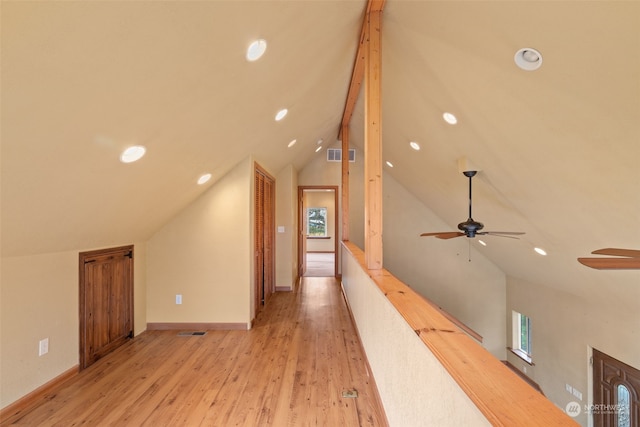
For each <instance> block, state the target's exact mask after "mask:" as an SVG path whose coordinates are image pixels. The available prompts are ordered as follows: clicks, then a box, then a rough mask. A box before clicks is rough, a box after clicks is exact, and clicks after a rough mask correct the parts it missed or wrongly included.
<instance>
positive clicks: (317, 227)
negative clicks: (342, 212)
mask: <svg viewBox="0 0 640 427" xmlns="http://www.w3.org/2000/svg"><path fill="white" fill-rule="evenodd" d="M307 235H309V236H315V237H326V236H327V208H308V209H307Z"/></svg>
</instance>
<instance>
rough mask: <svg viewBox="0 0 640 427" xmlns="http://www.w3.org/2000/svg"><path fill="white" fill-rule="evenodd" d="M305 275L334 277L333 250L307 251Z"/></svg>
mask: <svg viewBox="0 0 640 427" xmlns="http://www.w3.org/2000/svg"><path fill="white" fill-rule="evenodd" d="M305 256H306V257H307V258H306V263H307V269H306V271H305V273H304V276H305V277H334V276H335V274H336V270H335V261H334V260H335V254H334V253H333V252H307V254H306V255H305Z"/></svg>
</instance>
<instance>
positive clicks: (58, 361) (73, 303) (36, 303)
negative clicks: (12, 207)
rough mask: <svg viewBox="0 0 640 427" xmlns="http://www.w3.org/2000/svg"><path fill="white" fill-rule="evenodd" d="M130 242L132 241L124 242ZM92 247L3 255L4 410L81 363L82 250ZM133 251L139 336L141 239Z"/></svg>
mask: <svg viewBox="0 0 640 427" xmlns="http://www.w3.org/2000/svg"><path fill="white" fill-rule="evenodd" d="M127 244H131V242H123V243H122V246H124V245H127ZM118 246H120V245H118ZM94 249H99V248H87V249H82V250H76V251H65V252H56V253H46V254H39V255H28V256H16V257H7V258H3V259H2V272H1V274H2V276H1V279H0V280H1V290H0V294H1V298H0V304H1V311H0V341H1V345H0V379H1V381H2V384H1V387H0V408H3V407H5V406H7V405H9V404H11V403H13V402H14V401H16V400H18V399H19V398H21V397H23V396H24V395H26V394H28V393H30V392H31V391H33V390H34V389H36V388H38V387H39V386H41V385H43V384H45V383H46V382H48V381H50V380H52V379H53V378H55V377H57V376H58V375H61V374H62V373H64V372H65V371H67V370H69V369H71V368H73V367H74V366H77V365H78V363H79V357H80V356H79V355H80V349H79V345H80V344H79V310H80V308H79V305H78V295H79V264H78V263H79V259H78V254H79V253H80V252H85V251H89V250H94ZM134 254H135V255H134V333H135V334H136V335H137V334H139V333H140V332H142V331H144V330H145V328H146V284H145V273H146V272H145V264H146V262H145V251H144V244H143V243H134ZM44 338H49V352H48V353H47V354H45V355H43V356H38V343H39V341H40V340H42V339H44Z"/></svg>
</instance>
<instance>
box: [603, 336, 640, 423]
mask: <svg viewBox="0 0 640 427" xmlns="http://www.w3.org/2000/svg"><path fill="white" fill-rule="evenodd" d="M592 413H593V422H594V425H595V426H596V427H638V426H639V425H640V370H638V369H636V368H634V367H633V366H629V365H627V364H626V363H623V362H621V361H619V360H617V359H614V358H613V357H611V356H609V355H607V354H605V353H602V352H600V351H598V350H596V349H595V348H594V349H593V407H592Z"/></svg>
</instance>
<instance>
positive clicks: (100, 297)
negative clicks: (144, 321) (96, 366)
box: [80, 246, 133, 369]
mask: <svg viewBox="0 0 640 427" xmlns="http://www.w3.org/2000/svg"><path fill="white" fill-rule="evenodd" d="M131 337H133V246H125V247H119V248H113V249H106V250H100V251H92V252H84V253H81V254H80V368H81V369H84V368H86V367H88V366H90V365H91V364H92V363H93V362H95V361H96V360H98V359H99V358H101V357H102V356H104V355H106V354H108V353H110V352H111V351H113V350H114V349H116V348H117V347H119V346H120V345H122V344H124V342H125V341H126V340H127V339H129V338H131Z"/></svg>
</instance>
